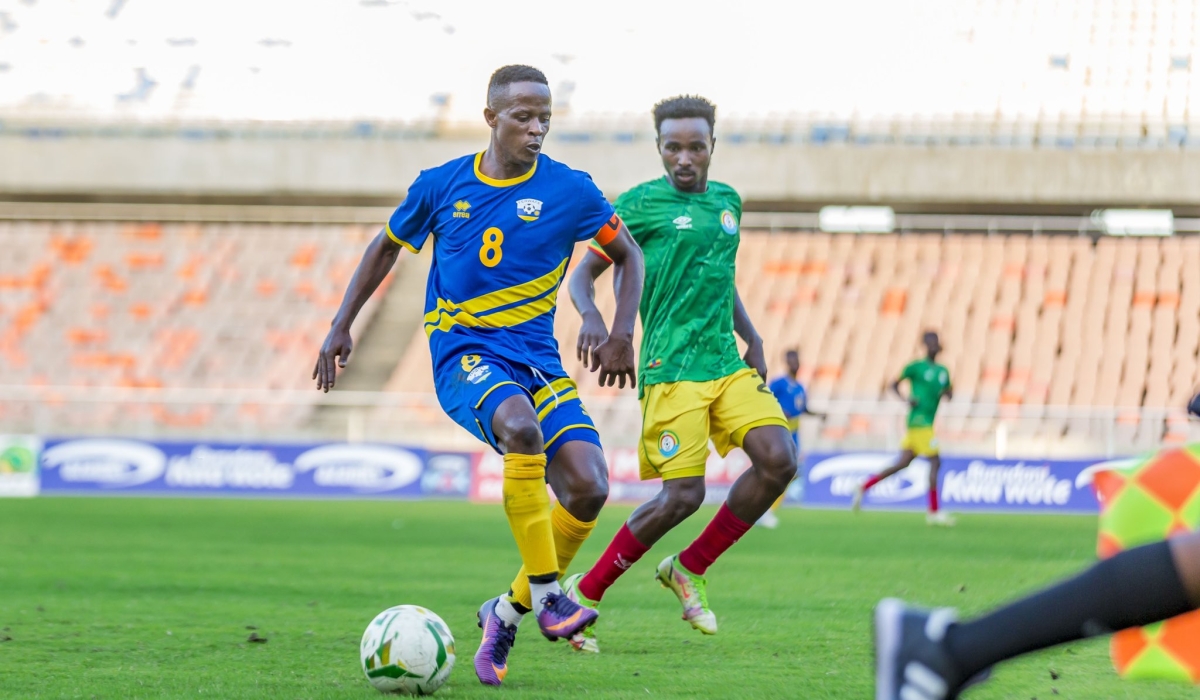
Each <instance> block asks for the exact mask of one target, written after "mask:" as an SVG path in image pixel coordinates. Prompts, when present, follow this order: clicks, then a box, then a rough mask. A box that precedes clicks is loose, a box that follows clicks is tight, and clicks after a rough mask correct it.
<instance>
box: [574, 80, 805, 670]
mask: <svg viewBox="0 0 1200 700" xmlns="http://www.w3.org/2000/svg"><path fill="white" fill-rule="evenodd" d="M715 117H716V110H715V108H714V107H713V105H712V104H711V103H710V102H708V100H705V99H703V98H699V97H676V98H672V99H669V100H664V101H662V102H660V103H658V104H657V105H655V107H654V125H655V128H656V130H657V133H658V139H657V144H658V149H659V155H660V156H661V157H662V161H663V166H664V167H665V168H666V171H667V172H666V176H665V177H661V178H658V179H657V180H651V181H650V182H646V183H643V184H641V185H638V186H637V187H634V188H633V189H631V190H629V191H628V192H626V193H625V194H623V195H621V196H620V197H619V198H618V199H617V202H616V210H617V213H618V215H619V216H620V217H621V219H622V220H623V221H624V222H625V225H626V226H627V227H628V228H629V231H630V233H631V234H632V235H633V238H634V240H635V241H637V243H638V245H639V246H641V248H642V251H643V254H644V256H645V261H646V278H645V286H644V289H643V294H642V301H641V305H640V307H639V311H640V313H641V317H642V330H643V336H642V351H641V358H640V365H639V375H640V377H639V388H640V391H641V403H642V435H641V439H640V441H639V445H638V452H639V457H640V461H641V476H642V479H662V491H660V492H659V494H658V495H657V496H655V497H654V498H653V499H651V500H650V501H648V502H646V503H644V504H643V505H642V506H641V507H639V508H638V509H637V510H636V511H634V513H633V515H632V516H630V518H629V520H628V522H626V523H625V525H623V526H622V527H621V529H620V531H619V532H618V533H617V535H616V537H615V538H614V539H613V541H612V543H611V544H609V546H608V549H607V550H606V551H605V552H604V554H603V555H602V556H601V557H600V560H599V561H597V562H596V565H595V566H593V567H592V569H591V570H590V571H589V572H588V573H587V574H585V575H582V576H581V575H578V574H576V575H575V576H572V577H569V578H568V579H567V580H566V581H564V582H563V590H564V591H567V595H568V596H571V597H572V599H574V600H577V601H579V602H581V603H583V604H587V605H591V606H593V607H594V606H596V605H597V604H598V603H599V602H600V598H601V596H603V595H604V591H605V590H606V589H607V588H608V587H609V586H610V585H612V583H613V582H615V581H616V579H617V577H618V576H620V575H621V574H622V573H624V572H625V571H626V570H627V569H629V567H630V566H632V565H633V563H634V562H635V561H637V560H638V559H639V558H640V557H641V556H642V555H643V554H645V553H646V551H647V550H648V549H649V548H650V547H651V546H652V545H653V544H654V543H655V542H657V541H658V540H659V539H660V538H661V537H662V536H663V535H665V534H666V533H667V532H669V531H670V530H671V529H672V528H674V527H675V526H676V525H678V524H679V523H681V522H683V521H684V519H686V518H687V517H688V516H690V515H691V514H692V513H694V512H696V509H697V508H699V507H700V504H701V503H703V502H704V493H705V489H704V469H705V464H706V462H707V461H708V456H709V448H708V444H709V440H710V439H711V440H712V441H713V443H715V445H716V448H717V450H718V451H719V452H720V453H721V454H722V455H724V454H726V453H727V452H729V450H731V449H732V448H733V447H734V446H740V447H741V448H742V449H744V450H745V451H746V453H747V455H749V457H750V461H751V467H750V469H748V470H747V471H746V472H745V473H743V474H742V475H741V476H740V477H739V478H738V480H737V481H736V482H735V483H734V485H733V487H732V488H731V489H730V492H729V497H728V499H727V500H726V502H725V503H724V504H723V505H722V506H721V508H720V510H719V511H718V512H717V515H716V517H715V518H713V520H712V522H710V523H709V524H708V526H707V527H706V528H705V530H704V532H703V533H702V534H701V535H700V537H699V538H697V539H696V541H695V542H693V543H692V544H691V545H690V546H688V547H687V548H686V549H684V550H683V551H682V552H680V553H679V554H677V555H673V556H669V557H667V558H666V559H664V560H663V561H662V563H661V564H659V566H658V574H657V578H658V581H659V583H661V584H662V585H663V586H664V587H666V588H670V589H671V590H673V591H674V592H675V594H676V596H677V597H678V598H679V601H680V603H681V604H682V605H683V619H684V620H686V621H688V622H689V623H691V625H692V626H693V627H695V628H696V629H698V630H700V631H701V632H703V633H705V634H715V633H716V631H717V620H716V616H715V615H713V612H712V610H710V609H709V607H708V598H707V592H706V585H707V584H706V581H705V579H704V578H703V576H704V573H705V572H706V570H707V569H708V567H709V566H710V565H711V564H712V563H713V561H715V560H716V558H717V557H718V556H720V555H721V554H722V553H723V552H724V551H725V550H726V549H728V548H729V547H730V546H731V545H733V543H734V542H736V541H737V540H738V538H740V537H741V536H742V535H743V534H745V533H746V531H747V530H749V529H750V526H751V525H752V524H753V523H754V522H755V521H756V520H758V519H759V517H761V516H762V514H763V513H765V512H766V511H767V509H768V508H769V507H770V506H771V504H772V503H774V502H775V499H777V498H778V497H779V495H780V494H782V493H783V491H784V489H786V488H787V485H788V483H789V482H790V481H791V480H792V477H793V476H794V475H795V473H796V454H795V444H794V443H793V442H792V437H791V434H790V432H789V429H788V422H787V419H785V418H784V416H783V412H782V410H781V409H780V407H779V402H777V401H776V400H775V397H774V395H773V394H772V393H771V391H770V389H768V388H767V386H766V384H765V383H764V377H765V376H766V360H765V356H764V354H763V346H762V339H761V338H760V337H759V336H758V333H757V332H756V331H755V330H754V325H753V324H752V323H751V322H750V318H749V317H748V316H747V315H746V311H745V309H744V308H743V307H742V304H741V300H740V299H739V298H738V294H737V289H736V287H735V286H734V277H735V275H734V270H735V266H734V263H735V261H736V258H737V250H738V243H739V241H740V237H741V230H740V219H741V214H742V200H741V197H739V196H738V193H737V192H736V191H734V189H733V188H732V187H730V186H729V185H726V184H723V183H720V182H712V181H710V180H709V179H708V165H709V158H710V156H711V154H712V150H713V145H714V141H715V140H714V138H713V124H714V121H715ZM590 250H591V252H590V253H589V254H588V255H587V256H586V257H585V259H584V260H583V261H582V262H581V263H580V265H579V267H578V268H577V269H576V270H575V272H574V274H573V276H572V277H571V281H570V291H571V299H572V301H574V302H575V307H576V308H577V309H579V312H580V314H581V315H582V316H583V327H582V329H581V331H580V335H579V343H578V348H577V349H578V351H579V354H580V358H581V359H582V360H583V361H584V363H585V365H586V364H587V363H588V361H589V354H590V353H592V352H594V348H596V347H599V346H600V344H601V343H603V342H604V340H605V338H606V337H607V329H606V327H605V325H604V320H603V319H602V318H601V316H600V312H599V310H598V309H597V308H596V304H595V291H594V286H593V285H594V282H595V279H596V278H597V277H598V276H599V275H600V273H602V272H603V271H604V270H605V269H607V268H608V266H609V264H610V261H609V258H608V256H607V255H606V254H605V252H604V251H603V250H602V249H600V248H598V247H596V246H592V247H591V249H590ZM735 331H736V332H737V334H738V335H739V336H741V338H742V339H743V340H744V341H746V343H747V345H748V349H747V351H746V354H745V356H744V357H743V356H741V355H740V353H739V352H738V346H737V340H736V339H735V338H734V332H735ZM572 645H573V646H574V647H575V648H576V649H584V650H589V651H597V650H598V648H597V646H596V640H595V637H594V636H593V635H592V634H591V633H589V634H588V635H587V636H584V635H582V634H581V635H576V637H574V638H572Z"/></svg>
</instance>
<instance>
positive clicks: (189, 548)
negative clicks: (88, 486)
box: [0, 498, 1196, 700]
mask: <svg viewBox="0 0 1200 700" xmlns="http://www.w3.org/2000/svg"><path fill="white" fill-rule="evenodd" d="M712 512H713V511H712V509H711V508H705V509H704V510H702V511H701V512H700V513H699V514H697V515H696V516H695V517H693V518H692V519H691V520H689V521H688V522H686V523H685V524H684V525H683V526H681V527H680V528H678V530H677V532H676V533H673V534H672V535H671V536H669V537H668V538H667V539H666V540H664V541H663V542H661V543H659V545H658V546H656V547H655V548H654V549H653V550H652V551H651V552H650V554H648V555H647V556H646V558H645V559H644V560H643V561H641V562H640V563H639V564H637V565H636V566H634V567H633V569H632V570H631V571H630V572H629V573H628V574H627V575H626V576H625V577H624V578H623V579H622V580H621V581H619V582H618V583H617V585H616V586H615V587H614V588H613V589H612V590H611V591H610V592H609V595H608V596H607V598H606V600H605V601H604V607H603V608H602V616H601V619H600V627H599V628H598V631H599V634H600V643H601V646H602V650H603V653H602V654H600V655H599V656H591V655H587V656H584V655H577V654H575V653H574V652H572V651H571V649H570V648H569V647H568V646H567V645H566V644H565V643H562V642H560V643H558V644H550V643H548V642H546V641H544V640H543V639H542V638H541V637H540V635H538V634H537V632H536V629H535V628H534V626H533V625H532V624H530V623H527V624H526V625H525V626H523V628H522V632H521V634H520V635H519V636H518V639H517V644H516V646H515V648H514V650H513V655H512V656H511V657H510V671H509V675H508V681H507V682H506V684H505V686H504V687H503V688H502V689H499V690H496V689H492V688H484V687H482V686H480V685H479V683H478V682H477V681H476V679H475V675H474V673H473V671H472V669H471V655H472V654H473V653H474V650H475V647H476V645H477V644H478V641H479V639H478V636H477V632H478V630H477V628H476V627H475V617H474V615H475V610H476V609H477V608H478V606H479V604H480V602H481V601H483V600H484V599H485V598H487V597H489V596H492V595H495V594H497V593H499V592H500V591H502V590H503V589H505V588H506V587H507V585H508V582H509V580H510V579H511V576H512V574H513V573H514V572H515V570H516V568H517V563H518V562H517V554H516V549H515V547H514V546H513V544H512V539H511V535H510V534H509V532H508V528H507V525H506V523H505V520H504V515H503V513H502V511H501V509H500V507H499V506H481V505H470V504H465V503H448V502H419V503H417V502H414V503H406V502H350V501H340V502H310V501H252V500H217V499H212V500H183V499H141V498H113V499H84V498H77V499H67V498H42V499H35V500H27V501H20V500H8V501H0V628H2V629H3V634H2V637H3V638H9V639H8V640H7V641H3V642H0V697H6V698H8V697H13V698H113V699H116V698H159V697H161V698H363V699H369V698H372V697H376V696H377V695H378V694H377V693H376V692H375V691H374V690H373V689H372V688H371V687H370V686H369V685H368V684H367V682H366V680H365V679H364V678H363V676H362V672H361V670H360V669H359V660H358V641H359V637H360V636H361V634H362V631H363V629H364V628H365V627H366V624H367V623H368V622H369V621H370V620H371V618H372V617H374V616H375V614H376V613H378V612H380V611H381V610H383V609H384V608H386V607H389V606H391V605H397V604H401V603H415V604H420V605H424V606H427V607H429V608H431V609H432V610H434V611H435V612H437V613H438V614H439V615H441V616H442V617H443V618H444V619H445V620H446V622H447V623H448V624H449V625H450V628H451V630H452V632H453V633H454V635H455V637H456V640H457V647H458V648H457V651H458V660H457V665H456V668H455V670H454V672H453V674H452V675H451V676H450V680H449V682H448V683H447V685H446V686H445V687H444V688H443V689H442V691H441V692H440V694H441V695H443V696H444V697H448V698H477V697H500V696H504V697H521V698H562V697H588V698H645V697H678V698H684V697H691V698H694V697H714V698H715V697H727V698H785V697H786V698H809V699H815V698H868V697H870V696H871V687H872V686H871V631H870V625H869V622H870V612H871V608H872V606H873V605H874V604H875V602H876V601H877V600H878V599H879V598H881V597H883V596H888V595H900V596H903V597H905V598H908V599H912V600H917V601H922V602H924V603H928V604H938V605H956V606H958V607H959V608H960V609H962V610H963V611H964V612H968V613H970V612H977V611H980V610H983V609H986V608H987V607H990V606H991V605H993V604H995V603H997V602H999V601H1002V600H1006V599H1008V598H1010V597H1012V596H1013V595H1015V594H1018V593H1021V592H1024V591H1028V590H1030V589H1032V588H1035V587H1038V586H1040V585H1042V584H1044V583H1046V582H1048V581H1051V580H1053V579H1056V578H1058V577H1060V576H1062V575H1064V574H1067V573H1069V572H1072V571H1075V570H1077V569H1079V568H1080V567H1082V566H1084V565H1086V564H1087V563H1088V562H1089V561H1090V560H1091V559H1092V555H1093V548H1094V543H1095V519H1094V518H1077V517H1013V516H1007V517H1005V516H964V517H962V518H961V519H960V522H959V527H958V528H956V529H954V530H932V529H930V528H927V527H926V526H925V524H924V521H923V519H922V518H921V516H920V515H919V514H885V513H866V514H863V515H860V516H857V517H855V516H852V515H851V514H849V513H841V512H812V511H797V510H785V511H784V512H783V513H782V521H783V522H782V525H781V527H780V528H779V529H778V530H776V531H771V532H768V531H761V530H755V531H752V532H751V533H750V534H749V535H747V536H746V538H745V539H743V540H742V542H741V543H739V544H738V545H737V546H735V547H734V548H733V549H732V550H730V552H729V553H728V554H727V555H726V556H725V557H724V558H723V559H722V560H721V561H719V562H718V563H717V564H716V565H714V567H713V568H712V569H711V570H710V571H709V580H710V584H709V596H710V603H711V604H712V606H713V609H714V610H715V611H716V613H717V615H718V618H719V620H720V625H721V631H720V634H719V635H717V636H715V637H703V636H701V635H700V634H699V633H697V632H695V631H693V630H692V629H691V628H690V627H688V626H687V625H686V624H685V623H684V622H682V621H681V620H680V619H679V609H678V604H677V603H676V601H675V599H674V598H673V597H672V596H671V594H670V593H669V592H667V591H664V590H662V589H660V588H659V587H658V586H657V584H656V583H655V582H654V581H653V580H652V577H653V571H654V567H655V565H656V564H657V563H658V562H659V560H660V559H662V558H663V557H665V556H666V555H668V554H670V553H672V552H674V551H676V550H678V549H679V548H680V547H681V546H683V545H686V543H687V542H688V541H690V539H691V538H693V537H694V536H695V535H696V534H697V533H698V532H699V530H700V529H701V528H702V527H703V525H704V522H705V521H706V520H707V519H708V518H709V517H711V515H712ZM628 513H629V509H628V508H626V507H617V506H613V507H610V508H608V509H607V510H606V511H605V513H604V516H603V517H602V518H601V521H600V524H599V525H598V527H597V528H596V531H595V534H594V536H593V537H592V539H591V541H589V542H588V543H587V545H586V546H585V547H584V549H583V551H582V552H581V554H580V557H579V559H578V560H577V562H576V566H575V567H573V570H582V569H583V568H584V567H586V566H587V565H589V564H590V563H591V562H592V561H594V559H595V557H596V556H597V555H598V554H599V552H600V551H601V550H602V549H603V547H604V545H605V544H606V543H607V541H608V539H609V537H610V536H611V535H612V534H613V532H614V531H615V529H616V527H617V526H618V525H619V523H620V522H621V520H622V518H624V517H625V516H626V515H628ZM251 627H253V628H255V629H254V630H251V629H250V628H251ZM251 631H254V632H255V633H256V634H258V635H260V636H263V637H266V638H267V639H268V640H269V641H268V642H267V643H265V644H254V643H249V642H248V641H247V636H248V635H249V634H250V633H251ZM1052 670H1053V671H1054V672H1055V674H1057V675H1058V676H1059V677H1058V679H1057V680H1052V678H1051V671H1052ZM1055 691H1057V695H1056V694H1055ZM967 697H968V698H971V699H972V700H973V699H976V698H978V699H980V700H983V699H986V698H993V699H999V698H1021V699H1026V698H1038V699H1039V700H1049V699H1050V698H1052V697H1062V698H1130V699H1133V698H1138V699H1139V700H1144V699H1146V698H1163V699H1170V698H1194V697H1196V696H1195V690H1194V689H1192V688H1189V687H1185V686H1182V685H1174V684H1166V683H1148V684H1146V683H1143V684H1133V683H1126V682H1123V681H1119V680H1118V679H1117V678H1116V677H1115V676H1114V675H1113V672H1112V670H1111V668H1110V667H1109V664H1108V659H1107V643H1106V642H1105V641H1101V640H1091V641H1088V642H1081V643H1077V644H1071V645H1068V646H1066V647H1063V648H1059V649H1055V650H1051V651H1048V652H1044V653H1042V654H1039V655H1035V656H1032V657H1029V658H1026V659H1024V660H1022V661H1019V662H1017V663H1014V664H1011V665H1008V666H1005V667H1003V668H1002V669H1001V670H1000V671H999V673H998V674H997V676H996V678H995V679H994V680H993V682H992V683H990V684H988V685H987V686H985V687H983V688H980V689H978V690H976V691H975V692H973V693H971V694H968V696H967Z"/></svg>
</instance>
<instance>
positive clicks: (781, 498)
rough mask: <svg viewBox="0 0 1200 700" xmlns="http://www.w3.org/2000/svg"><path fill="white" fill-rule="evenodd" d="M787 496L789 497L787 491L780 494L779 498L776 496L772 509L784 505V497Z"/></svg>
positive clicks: (777, 508)
mask: <svg viewBox="0 0 1200 700" xmlns="http://www.w3.org/2000/svg"><path fill="white" fill-rule="evenodd" d="M785 498H787V492H786V491H785V492H783V493H781V494H779V498H776V499H775V502H774V503H772V504H771V510H779V506H781V505H783V499H785Z"/></svg>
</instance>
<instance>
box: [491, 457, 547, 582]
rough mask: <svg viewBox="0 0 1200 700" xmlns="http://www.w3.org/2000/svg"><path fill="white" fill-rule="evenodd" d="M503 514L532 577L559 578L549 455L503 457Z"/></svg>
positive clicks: (525, 566)
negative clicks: (548, 475)
mask: <svg viewBox="0 0 1200 700" xmlns="http://www.w3.org/2000/svg"><path fill="white" fill-rule="evenodd" d="M504 513H505V514H506V515H507V516H508V526H509V527H510V528H512V533H513V538H514V539H516V541H517V549H518V550H519V551H520V552H521V562H522V563H523V564H524V568H525V570H526V571H529V572H532V573H530V576H550V575H553V574H557V573H558V560H557V558H556V556H555V554H554V533H553V528H552V527H551V525H550V495H549V494H547V493H546V455H544V454H541V455H519V454H507V455H504Z"/></svg>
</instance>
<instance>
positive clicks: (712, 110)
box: [654, 95, 717, 136]
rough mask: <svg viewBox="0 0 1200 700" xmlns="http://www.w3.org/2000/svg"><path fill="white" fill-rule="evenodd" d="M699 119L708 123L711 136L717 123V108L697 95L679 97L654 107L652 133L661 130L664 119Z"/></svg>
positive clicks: (666, 100) (668, 99) (671, 98)
mask: <svg viewBox="0 0 1200 700" xmlns="http://www.w3.org/2000/svg"><path fill="white" fill-rule="evenodd" d="M691 117H700V118H701V119H703V120H704V121H706V122H708V133H709V136H711V135H712V132H713V127H714V126H715V125H716V123H717V106H716V105H715V104H713V103H711V102H709V101H708V100H706V99H704V98H703V97H700V96H699V95H679V96H677V97H668V98H667V99H665V100H663V101H662V102H659V103H658V104H656V105H654V132H655V133H658V132H659V131H661V130H662V123H663V121H664V120H666V119H688V118H691Z"/></svg>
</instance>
